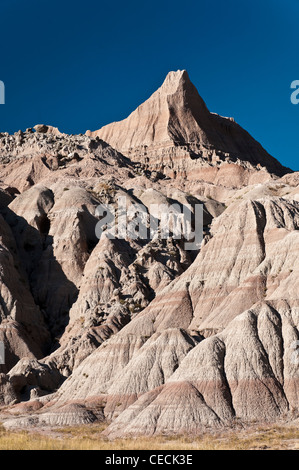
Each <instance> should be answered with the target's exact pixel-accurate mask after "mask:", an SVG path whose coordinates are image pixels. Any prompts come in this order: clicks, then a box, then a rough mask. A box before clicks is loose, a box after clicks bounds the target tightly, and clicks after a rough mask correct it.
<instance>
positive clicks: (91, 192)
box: [0, 71, 299, 438]
mask: <svg viewBox="0 0 299 470" xmlns="http://www.w3.org/2000/svg"><path fill="white" fill-rule="evenodd" d="M298 184H299V177H298V173H293V172H291V171H290V170H288V169H286V168H284V167H283V166H282V165H281V164H280V163H279V162H278V161H277V160H276V159H275V158H273V157H271V156H270V155H269V154H268V153H267V152H266V150H264V149H263V148H262V147H261V145H260V144H258V143H257V142H256V141H255V140H254V139H253V138H252V137H251V136H250V135H249V134H248V133H247V132H246V131H245V130H243V129H242V128H241V127H240V126H238V125H237V124H236V123H235V122H234V120H233V119H230V118H224V117H221V116H219V115H217V114H213V113H211V112H210V111H209V110H208V109H207V107H206V105H205V103H204V101H203V100H202V98H201V97H200V96H199V94H198V92H197V90H196V89H195V87H194V86H193V85H192V83H191V82H190V79H189V77H188V74H187V72H186V71H177V72H170V73H169V74H168V75H167V77H166V80H165V82H164V83H163V85H162V86H161V88H159V90H157V91H156V92H155V93H154V94H153V95H152V96H151V97H150V98H149V99H148V100H147V101H146V102H145V103H143V104H142V105H141V106H139V108H137V110H136V111H134V112H133V113H132V114H131V115H130V116H129V117H128V118H127V119H125V120H124V121H122V122H119V123H112V124H109V125H107V126H105V127H103V128H102V129H100V130H98V131H95V132H87V133H86V134H85V135H83V134H81V135H67V134H63V133H61V132H59V130H58V129H56V128H54V127H52V126H47V125H43V124H39V125H37V126H35V127H34V128H32V129H31V128H29V129H27V130H26V131H25V132H22V131H19V132H17V133H16V134H14V135H8V134H6V133H5V134H0V218H1V229H0V341H2V342H3V343H4V346H5V364H2V365H0V419H1V421H2V422H3V423H4V425H5V426H6V427H7V428H14V427H26V426H28V427H32V426H54V427H57V426H60V425H62V426H65V425H75V424H88V423H92V422H96V421H101V422H102V421H107V422H108V423H109V426H108V428H107V429H106V431H105V434H106V435H107V436H109V437H111V438H113V437H119V436H128V435H130V434H132V435H139V434H155V433H156V434H160V433H170V434H175V433H186V432H188V433H190V432H198V431H200V430H202V429H207V428H211V429H215V428H219V427H229V426H232V425H234V424H235V423H236V422H241V423H242V425H244V426H245V425H247V424H250V423H253V422H260V423H264V422H281V421H287V422H292V421H295V420H296V419H298V394H299V368H298V363H299V359H298V352H297V348H298V340H299V299H298V288H299V285H298V279H299V276H298V263H297V253H298V251H299V238H298V237H299V236H298V233H299V232H298V229H299V199H298V198H299V192H298V187H299V186H298ZM120 197H122V198H123V197H125V198H126V203H127V205H131V206H133V207H135V208H136V207H138V205H141V204H142V205H143V207H144V210H145V212H144V223H145V225H147V224H149V221H150V220H151V218H152V217H154V216H155V217H156V215H155V214H154V212H153V207H155V206H154V205H155V204H160V205H161V204H163V205H164V206H165V207H169V206H172V205H173V204H175V205H176V207H179V208H180V209H183V208H186V207H188V210H189V211H190V214H191V220H192V223H194V221H195V217H196V215H195V214H196V212H195V207H196V205H197V204H202V206H203V242H202V243H201V245H200V247H198V249H196V250H193V251H189V250H188V249H186V246H185V243H184V239H179V238H174V237H172V236H169V238H168V239H163V238H161V237H160V236H159V232H157V233H156V236H154V237H153V238H152V237H150V236H148V237H147V238H146V237H145V238H140V237H133V236H132V232H129V233H128V234H127V236H126V237H125V238H124V239H123V238H116V239H111V238H110V237H109V236H108V235H107V233H108V232H104V233H103V235H102V236H101V238H100V239H98V237H97V235H96V226H97V223H98V221H99V217H98V213H97V207H98V206H99V205H100V204H111V205H112V206H113V207H115V208H116V206H117V202H118V198H120ZM158 219H159V217H158Z"/></svg>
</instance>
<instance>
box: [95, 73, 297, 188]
mask: <svg viewBox="0 0 299 470" xmlns="http://www.w3.org/2000/svg"><path fill="white" fill-rule="evenodd" d="M87 135H90V136H93V137H95V136H98V137H100V138H101V139H103V140H104V141H106V142H108V143H109V144H110V145H112V147H114V148H116V149H117V150H119V151H120V152H122V153H123V154H124V155H127V156H128V157H130V158H131V159H132V160H134V161H141V162H143V163H145V164H146V165H147V166H148V168H149V169H151V170H158V171H161V172H163V173H164V174H165V175H167V176H171V177H177V178H178V177H183V178H187V179H191V180H194V179H197V180H201V179H202V180H204V181H208V182H214V181H217V182H218V183H221V184H223V185H228V186H232V185H234V186H240V185H244V184H247V183H248V182H249V181H250V180H251V181H254V180H255V182H258V181H265V180H266V179H267V178H268V179H269V174H268V173H273V174H275V175H278V176H282V175H283V174H285V173H287V172H288V170H287V169H286V168H284V167H283V166H282V165H280V163H279V162H278V161H277V160H275V159H274V158H273V157H271V156H270V155H269V154H268V153H267V152H266V151H265V150H264V149H263V148H262V146H261V145H260V144H259V143H258V142H256V141H255V140H254V139H253V138H252V137H251V136H250V135H249V134H248V133H247V132H246V131H245V130H244V129H242V128H241V127H240V126H239V125H238V124H236V123H235V122H234V120H233V119H231V118H224V117H222V116H219V115H217V114H213V113H210V112H209V110H208V109H207V107H206V105H205V103H204V101H203V100H202V98H201V97H200V96H199V94H198V92H197V90H196V88H195V87H194V85H193V84H192V83H191V81H190V79H189V76H188V73H187V72H186V71H185V70H183V71H181V70H178V71H177V72H170V73H169V74H168V75H167V77H166V79H165V81H164V83H163V84H162V86H161V87H160V88H159V89H158V90H157V91H156V92H155V93H154V94H153V95H152V96H151V97H150V98H149V99H148V100H147V101H145V102H144V103H143V104H141V105H140V106H139V107H138V108H137V109H136V110H135V111H133V112H132V113H131V114H130V116H129V117H128V118H127V119H125V120H123V121H120V122H115V123H112V124H108V125H106V126H104V127H103V128H101V129H99V130H98V131H95V132H90V131H88V132H87ZM261 168H263V170H264V171H257V170H261Z"/></svg>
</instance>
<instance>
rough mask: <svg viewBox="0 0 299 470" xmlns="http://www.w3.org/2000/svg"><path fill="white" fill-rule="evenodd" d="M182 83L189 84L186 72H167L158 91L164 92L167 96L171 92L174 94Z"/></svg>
mask: <svg viewBox="0 0 299 470" xmlns="http://www.w3.org/2000/svg"><path fill="white" fill-rule="evenodd" d="M182 81H185V82H189V83H191V82H190V79H189V75H188V72H187V71H186V70H177V71H176V72H168V74H167V75H166V78H165V80H164V82H163V84H162V86H161V88H160V89H161V90H163V91H166V92H167V93H169V94H171V92H172V90H173V93H174V92H175V91H176V90H177V88H178V86H179V85H180V83H181V82H182Z"/></svg>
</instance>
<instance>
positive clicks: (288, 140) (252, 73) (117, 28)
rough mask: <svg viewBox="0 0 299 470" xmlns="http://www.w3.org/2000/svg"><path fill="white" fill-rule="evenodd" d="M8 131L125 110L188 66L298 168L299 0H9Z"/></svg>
mask: <svg viewBox="0 0 299 470" xmlns="http://www.w3.org/2000/svg"><path fill="white" fill-rule="evenodd" d="M0 7H1V9H0V15H1V16H0V80H2V81H4V82H5V85H6V104H5V105H1V106H0V131H8V132H10V133H13V132H15V131H17V130H19V129H22V130H25V129H26V128H27V127H31V126H34V125H35V124H39V123H45V124H51V125H53V126H56V127H58V128H59V129H60V130H61V131H63V132H67V133H80V132H85V131H86V130H87V129H91V130H95V129H98V128H100V127H101V126H102V125H104V124H107V123H109V122H111V121H117V120H120V119H123V118H125V117H126V116H127V115H128V114H129V113H130V112H131V111H133V110H134V109H135V108H136V107H137V106H138V105H139V104H140V103H141V102H143V101H144V100H146V99H147V98H148V97H149V96H150V95H151V93H152V92H154V91H155V89H156V88H157V87H159V86H160V85H161V83H162V82H163V80H164V78H165V76H166V74H167V73H168V72H169V71H170V70H178V69H186V70H187V71H188V73H189V76H190V78H191V80H192V82H193V83H194V84H195V86H196V87H197V89H198V91H199V93H200V94H201V96H202V97H203V99H204V100H205V102H206V104H207V106H208V108H209V109H210V110H211V111H213V112H217V113H219V114H222V115H224V116H232V117H234V118H235V119H236V121H237V122H238V123H239V124H240V125H242V126H243V127H244V128H245V129H246V130H248V131H249V132H250V133H251V134H252V135H253V137H255V138H256V139H257V140H258V141H260V142H261V144H262V145H263V146H264V147H265V148H266V149H267V150H268V152H269V153H271V154H272V155H273V156H275V157H276V158H278V159H279V160H280V161H281V162H282V163H283V164H284V165H286V166H289V167H291V168H292V169H295V170H299V164H298V160H299V138H298V137H299V132H298V130H299V105H298V106H294V105H292V104H291V101H290V95H291V89H290V84H291V82H292V81H293V80H299V60H298V57H299V24H298V20H299V2H298V0H283V1H280V0H251V1H240V0H226V1H224V0H213V1H212V0H181V1H177V0H172V1H165V0H151V1H148V2H141V1H140V0H139V1H135V0H133V1H132V0H128V1H119V0H114V1H113V2H111V1H99V0H84V1H76V0H72V1H71V0H59V1H58V0H51V1H49V2H45V1H40V0H26V1H24V0H0Z"/></svg>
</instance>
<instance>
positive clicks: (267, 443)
mask: <svg viewBox="0 0 299 470" xmlns="http://www.w3.org/2000/svg"><path fill="white" fill-rule="evenodd" d="M104 429H105V426H104V425H98V424H92V425H88V426H78V427H68V428H63V429H55V430H46V429H43V430H39V431H34V432H33V431H30V432H29V431H6V430H5V429H4V428H3V427H1V428H0V450H255V449H268V450H289V449H293V450H299V429H298V428H288V427H277V426H276V427H257V428H250V429H247V430H245V429H242V430H240V431H226V432H224V431H222V432H217V433H204V434H201V435H196V436H155V437H138V438H128V439H115V440H108V439H107V438H105V437H103V436H102V432H103V430H104Z"/></svg>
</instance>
